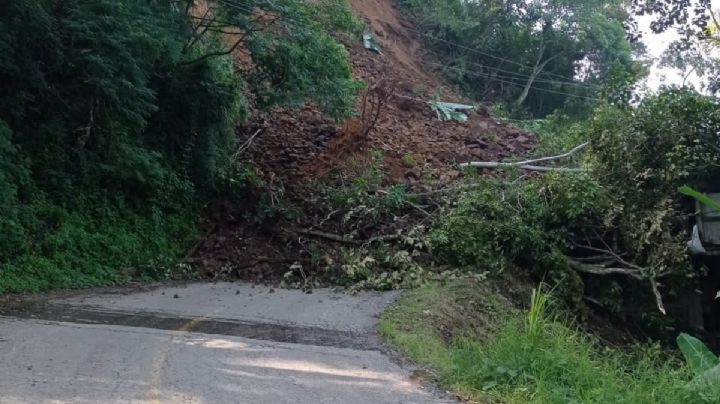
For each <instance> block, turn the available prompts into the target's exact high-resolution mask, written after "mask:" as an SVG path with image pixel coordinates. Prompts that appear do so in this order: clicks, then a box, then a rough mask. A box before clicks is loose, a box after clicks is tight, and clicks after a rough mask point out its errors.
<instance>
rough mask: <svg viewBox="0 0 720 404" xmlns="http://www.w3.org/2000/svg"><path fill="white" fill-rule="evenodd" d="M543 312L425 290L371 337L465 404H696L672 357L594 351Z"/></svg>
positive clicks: (545, 307) (473, 290)
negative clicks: (383, 340)
mask: <svg viewBox="0 0 720 404" xmlns="http://www.w3.org/2000/svg"><path fill="white" fill-rule="evenodd" d="M550 306H551V304H550V301H549V300H548V296H547V295H545V294H537V295H535V296H534V298H533V299H532V303H531V304H530V305H529V307H530V309H529V310H527V311H526V310H519V309H517V308H515V307H513V305H512V304H511V303H510V302H509V301H508V300H507V299H505V298H503V297H501V296H499V295H498V294H497V293H496V292H494V291H493V290H492V289H491V288H490V287H489V286H487V285H484V284H480V283H477V282H470V281H457V282H453V283H448V284H445V285H439V284H432V285H428V286H425V287H422V288H419V289H416V290H413V291H410V292H408V293H406V294H405V295H404V296H403V297H402V298H401V299H400V300H399V301H398V302H397V304H396V305H395V306H394V307H393V308H392V309H390V310H389V311H388V312H386V313H385V314H384V316H383V318H382V320H381V324H380V331H381V333H382V334H383V335H384V336H385V337H386V338H387V339H388V340H389V341H390V342H391V343H392V344H393V345H394V346H395V347H396V348H397V349H398V350H400V351H401V352H402V353H404V354H406V355H407V356H409V357H410V358H411V359H412V360H413V361H415V362H417V363H418V364H420V365H422V366H426V367H428V368H430V369H431V370H432V371H433V373H434V374H435V376H436V377H437V378H438V381H439V382H440V383H441V384H442V385H443V387H445V388H447V389H449V390H451V391H452V392H454V393H456V394H458V395H459V396H460V397H462V398H464V399H467V400H470V401H473V402H482V403H486V402H487V403H528V402H529V403H610V402H613V403H678V402H683V401H684V402H693V403H698V402H703V401H701V400H700V398H699V397H698V396H697V395H696V393H697V392H692V391H689V390H688V389H687V388H686V387H685V386H686V384H687V382H688V381H690V380H691V379H692V373H691V372H690V371H689V369H687V368H686V367H685V366H684V365H683V364H682V362H681V361H680V360H677V359H675V358H672V357H670V356H668V355H667V354H666V353H665V352H663V351H661V350H660V349H659V348H658V347H656V346H644V345H643V346H635V347H631V348H627V349H616V348H610V347H606V346H602V345H601V344H600V343H599V342H598V341H597V340H596V339H595V338H594V337H592V336H590V335H588V334H587V333H585V332H583V331H580V330H578V329H576V328H575V327H573V326H569V325H568V322H567V321H562V320H561V319H560V317H558V316H556V315H554V314H553V311H552V309H551V308H550Z"/></svg>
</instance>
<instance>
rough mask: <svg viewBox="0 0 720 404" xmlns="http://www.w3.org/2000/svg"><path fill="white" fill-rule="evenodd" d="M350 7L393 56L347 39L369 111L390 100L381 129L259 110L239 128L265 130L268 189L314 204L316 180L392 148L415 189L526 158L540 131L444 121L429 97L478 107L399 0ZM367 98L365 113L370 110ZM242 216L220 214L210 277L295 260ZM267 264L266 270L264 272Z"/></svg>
mask: <svg viewBox="0 0 720 404" xmlns="http://www.w3.org/2000/svg"><path fill="white" fill-rule="evenodd" d="M350 5H351V6H352V8H353V9H354V11H355V12H356V14H357V15H358V16H359V17H361V18H362V19H364V21H365V22H366V25H367V26H368V27H369V29H370V30H371V31H372V33H373V34H374V35H375V37H376V38H377V40H378V43H379V45H380V46H381V47H382V50H383V55H379V54H377V53H374V52H372V51H369V50H367V49H365V48H364V47H363V46H362V43H345V46H346V49H347V51H348V53H349V57H350V61H351V64H352V70H353V75H354V77H355V78H356V79H358V80H363V81H364V82H365V83H366V84H367V87H368V88H369V89H370V91H369V95H368V97H367V99H368V101H367V104H365V106H366V108H368V109H372V108H373V107H375V108H376V107H377V105H378V102H380V101H379V100H380V99H381V98H384V102H383V104H382V106H381V108H380V114H379V116H378V117H377V121H376V122H375V124H374V125H370V124H369V122H371V121H372V118H370V119H365V120H361V119H359V118H354V119H351V120H349V121H348V122H344V123H337V122H334V121H333V120H331V119H328V118H327V117H324V116H323V115H322V114H321V113H320V112H319V111H318V110H317V109H316V108H315V107H313V106H312V105H308V106H305V107H303V108H301V109H300V110H297V111H293V110H288V109H284V108H275V109H274V110H272V111H268V112H258V113H256V114H255V115H254V117H253V119H252V120H251V121H250V122H248V123H247V124H246V125H244V126H243V127H241V128H239V131H238V136H239V141H240V142H244V141H245V140H247V139H248V138H249V137H250V136H252V134H254V133H256V131H257V130H258V129H262V131H261V132H260V133H259V135H258V136H257V137H256V138H255V139H254V140H253V143H252V145H251V147H250V148H249V149H248V151H247V153H248V156H249V157H250V158H251V159H252V160H253V161H254V163H255V164H256V165H257V166H258V168H259V169H260V171H261V175H262V176H263V177H264V179H265V180H266V181H267V182H268V183H272V184H273V185H274V186H280V187H279V188H282V189H285V191H286V193H285V197H286V198H289V199H290V200H291V201H293V203H294V204H296V205H299V206H307V205H308V204H311V203H312V202H309V199H310V198H308V195H309V193H311V192H312V188H311V186H310V185H311V184H312V181H314V180H315V179H317V178H319V177H323V176H325V177H326V178H325V179H326V180H327V181H330V182H332V180H333V179H332V178H327V177H331V175H329V174H328V173H329V171H331V169H335V168H338V167H341V168H342V165H343V164H345V163H347V162H348V161H350V160H353V159H362V156H363V155H366V153H367V151H368V150H380V151H382V152H383V155H384V164H385V167H384V169H385V171H386V173H387V178H386V182H387V183H388V184H390V183H406V184H407V185H408V186H409V187H410V188H413V187H415V186H416V185H419V183H420V180H421V178H425V179H426V178H429V177H431V178H432V179H433V181H435V182H436V183H439V184H446V183H447V182H449V181H452V180H453V179H454V178H456V177H457V176H459V175H460V173H459V172H458V171H456V170H455V169H454V165H455V164H454V163H458V162H465V161H469V160H497V159H502V158H505V157H509V156H513V155H522V154H523V153H524V152H525V151H526V150H527V149H529V148H530V147H532V146H533V145H534V142H535V140H534V138H533V137H532V135H529V134H526V133H523V132H522V131H520V130H519V129H517V128H514V127H511V126H509V125H507V124H505V123H502V122H500V121H498V120H496V119H494V118H492V117H491V116H490V115H489V114H488V113H487V111H486V110H484V109H483V108H480V109H479V110H478V111H477V112H474V113H472V114H471V116H470V119H469V120H468V122H467V123H457V122H441V121H440V120H438V118H437V116H436V114H435V112H434V111H433V110H432V109H431V108H430V106H429V105H428V104H427V100H430V99H433V98H434V97H436V96H437V97H439V98H440V99H441V100H443V101H449V102H464V103H470V102H469V100H464V99H463V98H462V97H460V96H458V95H457V94H455V93H453V91H452V89H451V86H449V85H448V84H447V83H446V82H445V81H444V80H443V79H442V78H441V77H439V75H438V74H436V73H434V72H432V71H430V70H429V69H428V68H427V64H426V60H431V58H430V56H429V55H426V54H425V52H424V51H423V46H422V44H421V42H420V40H419V38H417V37H416V36H415V35H414V34H413V33H412V31H410V30H408V29H407V28H408V27H412V25H411V24H410V22H409V21H407V20H406V19H405V18H404V17H403V16H402V15H401V13H400V11H399V10H398V9H397V7H396V5H395V3H394V2H393V1H392V0H350ZM362 98H363V97H360V99H359V100H358V111H360V110H361V109H362V108H363V104H364V103H363V101H362ZM368 126H372V129H371V130H370V131H369V133H368V134H367V136H366V137H364V136H362V135H363V133H360V132H363V130H362V129H363V128H364V127H368ZM237 212H238V210H236V209H233V207H227V209H223V210H218V211H216V212H214V217H213V218H211V219H212V220H213V221H215V226H214V227H215V229H214V230H213V234H212V235H211V236H210V237H208V239H207V240H206V241H204V242H203V243H202V245H200V246H199V247H200V248H199V249H198V254H196V255H197V256H198V257H197V260H196V261H197V262H200V263H202V264H203V267H205V268H206V269H207V270H208V271H209V272H212V273H217V272H223V271H224V272H227V271H229V272H234V273H238V274H240V275H242V276H248V277H255V276H256V275H257V274H258V273H267V272H268V271H267V269H268V268H269V267H272V266H273V265H275V264H278V263H282V262H283V260H285V258H288V256H290V257H292V255H293V254H292V252H291V251H288V248H286V246H287V245H288V241H289V240H288V239H286V238H285V237H284V236H283V235H282V234H279V233H278V232H277V229H264V230H263V229H255V228H250V227H248V225H247V223H246V222H245V221H243V220H242V218H241V217H239V213H237ZM301 220H302V219H301ZM258 256H260V258H261V259H260V260H259V261H258ZM269 257H271V258H270V259H265V258H269ZM263 265H265V266H266V267H267V268H265V270H263V269H262V268H259V266H260V267H262V266H263ZM283 265H284V266H285V267H287V266H286V264H283ZM221 270H222V271H221ZM248 271H250V272H248Z"/></svg>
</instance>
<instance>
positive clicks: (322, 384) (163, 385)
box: [0, 283, 454, 404]
mask: <svg viewBox="0 0 720 404" xmlns="http://www.w3.org/2000/svg"><path fill="white" fill-rule="evenodd" d="M395 297H396V295H395V294H393V293H390V294H378V293H366V294H359V295H355V296H350V295H346V294H342V293H336V292H333V291H330V290H315V291H314V293H312V294H305V293H303V292H301V291H290V290H279V289H272V288H270V287H260V286H258V287H255V286H251V285H243V284H237V283H218V284H207V283H206V284H191V285H188V286H184V287H163V288H157V289H153V290H148V291H144V292H132V293H131V292H128V291H115V292H113V293H99V292H93V293H92V294H86V295H76V296H70V297H69V296H53V297H51V298H38V297H35V298H32V299H28V300H13V301H8V302H4V303H2V304H0V403H252V404H255V403H273V404H275V403H278V404H280V403H348V404H352V403H373V404H380V403H418V404H420V403H444V402H447V403H449V402H454V401H452V400H450V399H448V398H442V397H440V396H438V395H437V393H436V392H435V391H434V389H432V388H427V387H425V386H422V385H420V384H419V383H417V382H414V381H412V380H411V378H410V370H409V369H406V368H403V367H401V366H399V365H398V364H397V363H396V362H395V361H393V360H392V359H391V358H390V357H389V356H388V355H387V354H386V353H385V349H384V348H383V346H382V344H381V343H380V341H379V339H378V336H377V334H376V333H375V326H376V323H377V315H378V314H379V313H380V312H381V311H382V309H383V308H384V307H385V306H386V305H387V304H388V303H390V302H391V301H392V300H393V299H394V298H395Z"/></svg>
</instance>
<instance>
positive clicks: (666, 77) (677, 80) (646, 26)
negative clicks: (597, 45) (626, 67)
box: [637, 0, 720, 91]
mask: <svg viewBox="0 0 720 404" xmlns="http://www.w3.org/2000/svg"><path fill="white" fill-rule="evenodd" d="M712 8H713V10H718V9H720V0H712ZM637 20H638V25H639V27H640V30H641V31H642V33H643V42H644V43H645V45H646V46H647V51H648V56H650V57H652V58H653V59H658V58H659V57H660V56H661V55H662V53H663V52H664V51H665V50H666V49H667V47H668V46H669V45H670V44H671V43H672V42H673V41H674V40H675V39H677V38H678V34H677V32H676V31H675V30H673V29H671V30H668V31H665V32H663V33H661V34H655V33H653V32H652V31H651V30H650V22H651V21H652V20H653V17H652V16H641V17H637ZM682 82H683V74H682V72H680V71H678V70H676V69H668V68H663V67H660V66H658V62H657V61H655V63H654V64H653V66H652V68H651V69H650V75H649V76H648V78H647V79H646V81H645V85H646V86H647V88H648V90H650V91H653V90H657V89H658V88H659V87H660V86H661V85H663V84H678V85H680V84H682ZM687 83H688V84H695V85H697V84H698V77H697V75H694V74H691V75H690V76H689V77H688V79H687Z"/></svg>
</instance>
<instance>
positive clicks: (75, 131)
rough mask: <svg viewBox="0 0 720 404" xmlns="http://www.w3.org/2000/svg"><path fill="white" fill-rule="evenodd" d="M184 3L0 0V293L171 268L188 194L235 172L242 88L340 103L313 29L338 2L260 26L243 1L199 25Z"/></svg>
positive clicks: (346, 86) (345, 89)
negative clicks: (234, 50) (236, 55)
mask: <svg viewBox="0 0 720 404" xmlns="http://www.w3.org/2000/svg"><path fill="white" fill-rule="evenodd" d="M221 3H224V2H221ZM268 4H274V3H271V2H268ZM333 4H335V5H342V3H338V2H333ZM263 5H265V6H267V8H269V7H270V6H269V5H266V4H264V3H262V2H258V4H257V6H258V7H260V8H262V7H263ZM186 6H187V2H180V1H178V2H172V1H171V2H157V1H139V0H124V1H115V0H112V1H111V0H99V1H85V0H70V1H58V0H29V1H19V2H18V1H12V2H3V3H2V4H0V51H2V54H3V57H2V58H1V60H0V82H2V83H3V86H2V87H0V153H1V154H0V204H1V205H0V206H1V207H2V209H0V292H3V291H22V290H38V289H43V288H49V287H78V286H89V285H97V284H108V283H114V282H118V281H122V280H123V279H124V278H125V277H127V276H131V275H134V276H137V275H139V276H151V277H158V276H165V275H167V274H168V271H170V272H172V271H171V269H172V268H171V267H172V266H173V265H172V263H173V261H174V260H175V259H177V258H178V257H179V256H181V254H182V251H183V250H184V249H185V248H186V247H187V245H188V242H189V241H190V240H192V238H193V237H194V235H195V232H196V223H197V216H198V213H199V212H198V210H199V207H200V205H201V203H202V201H203V200H205V199H206V198H207V197H208V196H211V195H213V194H215V193H217V192H220V191H222V192H227V191H233V192H235V191H242V188H243V186H244V185H243V184H244V178H246V177H248V175H249V174H248V170H247V167H246V166H245V165H242V164H239V165H238V164H229V161H228V157H229V156H230V155H231V154H232V153H233V152H234V148H235V146H234V128H235V125H236V124H237V123H239V122H241V121H242V120H243V119H244V118H245V117H246V116H247V115H248V113H249V107H248V102H247V101H246V99H245V96H246V95H247V94H250V90H254V91H255V96H254V97H255V98H256V99H257V100H258V101H262V104H263V105H267V106H270V105H275V104H279V103H280V104H288V105H298V104H300V103H302V102H304V101H308V100H309V101H314V102H316V103H317V104H318V105H319V106H320V107H322V108H323V109H324V110H326V111H327V112H329V113H331V114H333V115H334V116H336V117H341V116H343V115H347V114H349V112H350V110H351V107H352V103H353V95H354V91H355V89H356V88H357V84H356V83H355V82H353V80H352V79H351V78H350V71H349V67H348V63H347V60H345V56H346V54H345V52H344V50H343V49H342V47H340V46H339V45H338V44H337V43H336V42H335V41H334V40H333V39H332V37H331V36H330V35H329V34H328V33H327V32H326V31H325V30H326V29H331V28H332V29H349V28H352V27H354V24H355V23H354V20H353V19H352V18H351V17H350V13H349V12H348V11H347V10H346V9H344V8H342V9H338V8H337V7H335V8H329V9H332V10H336V11H333V12H332V13H328V12H327V10H325V9H323V10H320V9H318V8H317V7H315V6H313V5H308V4H305V3H303V2H293V3H288V4H286V5H285V6H284V7H283V8H282V9H277V10H276V9H272V10H270V11H271V12H273V13H274V14H273V15H275V16H276V17H278V18H282V19H283V20H282V21H283V23H282V24H281V25H279V26H281V27H282V29H275V30H271V29H269V27H268V26H267V24H264V22H263V21H262V20H261V19H258V18H254V17H253V15H254V13H255V12H256V11H253V10H258V9H256V8H255V7H251V8H250V9H238V8H236V7H230V6H226V7H222V6H217V7H215V6H213V8H212V9H211V11H212V13H211V14H210V13H209V14H205V16H206V17H207V16H208V15H212V16H213V21H214V22H213V24H212V26H211V27H207V26H203V25H202V23H198V17H196V16H194V14H193V9H192V8H191V7H187V8H186ZM273 7H274V6H273ZM333 20H335V21H336V22H333V23H330V22H331V21H333ZM200 21H206V20H204V19H200ZM219 21H222V23H221V24H220V22H219ZM285 21H293V22H292V24H294V25H292V26H291V25H287V24H289V23H286V22H285ZM216 23H217V24H216ZM218 24H220V25H218ZM302 24H306V25H302ZM298 27H300V28H298ZM205 28H208V29H205ZM232 28H236V29H237V28H240V29H245V30H246V31H247V34H246V35H240V34H228V35H230V36H233V35H234V38H239V39H238V40H237V41H236V43H237V44H238V45H244V46H245V48H246V49H249V50H250V55H251V56H252V59H253V62H254V64H255V69H254V70H252V71H248V72H246V73H245V74H243V75H240V74H238V73H237V72H236V69H235V67H234V66H233V59H232V57H231V56H232V55H230V52H229V50H230V49H228V45H227V42H228V41H227V38H223V37H221V36H220V34H221V33H223V32H227V31H226V30H225V29H228V30H230V29H232ZM291 28H292V29H291ZM320 54H322V55H323V58H324V60H325V61H327V60H331V61H333V63H330V64H329V65H325V64H319V61H320V60H321V58H319V57H317V55H320ZM307 55H314V56H313V57H312V58H309V57H307ZM271 90H272V91H271ZM235 163H238V162H235ZM236 194H237V193H236Z"/></svg>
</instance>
